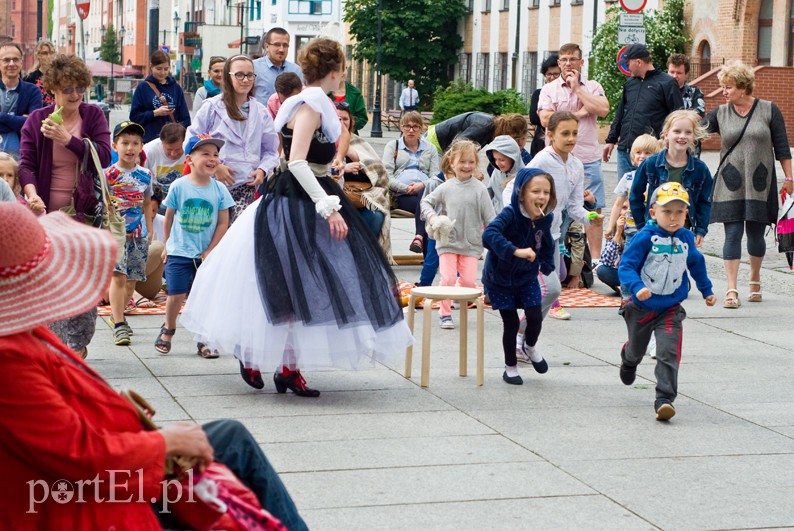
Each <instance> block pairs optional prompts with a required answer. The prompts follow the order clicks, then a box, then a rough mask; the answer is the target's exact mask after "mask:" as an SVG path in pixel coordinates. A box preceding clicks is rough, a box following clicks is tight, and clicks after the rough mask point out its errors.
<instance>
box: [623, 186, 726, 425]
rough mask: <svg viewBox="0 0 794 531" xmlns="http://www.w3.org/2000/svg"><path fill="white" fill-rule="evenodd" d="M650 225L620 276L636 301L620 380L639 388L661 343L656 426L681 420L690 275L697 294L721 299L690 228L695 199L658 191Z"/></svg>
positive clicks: (629, 308) (628, 310)
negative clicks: (648, 358)
mask: <svg viewBox="0 0 794 531" xmlns="http://www.w3.org/2000/svg"><path fill="white" fill-rule="evenodd" d="M649 204H650V205H651V208H650V216H651V218H652V219H653V221H649V222H648V223H647V224H646V225H645V226H644V227H643V228H642V229H641V230H640V231H639V232H638V233H637V235H636V236H634V239H633V240H632V242H631V244H630V245H629V246H628V247H627V248H626V250H625V251H624V252H623V257H622V259H621V261H620V267H619V269H618V275H619V277H620V283H621V284H622V285H624V286H626V287H627V288H628V292H629V294H630V298H629V299H628V300H627V301H626V304H625V306H624V308H623V319H624V320H625V321H626V328H627V329H628V333H629V339H628V341H626V343H624V344H623V348H622V349H621V351H620V358H621V364H620V380H621V381H622V382H623V383H624V384H625V385H631V384H633V383H634V378H635V377H636V375H637V365H639V363H640V362H641V361H642V357H643V356H644V355H645V349H646V347H647V346H648V342H649V341H650V339H651V334H654V335H655V337H656V403H655V404H654V406H655V409H656V420H670V419H671V418H672V417H673V416H674V415H675V408H674V407H673V401H674V400H675V397H676V395H677V394H678V364H679V363H680V361H681V338H682V335H683V325H682V323H683V321H684V318H686V312H685V311H684V308H683V307H682V306H681V301H683V300H684V299H686V298H687V295H688V294H689V278H688V277H687V270H689V272H690V273H691V274H692V277H693V278H694V279H695V283H696V284H697V288H698V290H699V291H700V293H701V294H702V295H703V298H704V299H705V300H706V306H714V303H715V302H716V300H717V298H716V296H715V295H714V292H713V291H712V289H711V280H709V277H708V275H707V273H706V260H705V258H703V255H702V254H700V252H699V251H698V250H697V248H696V246H695V237H694V235H693V233H692V231H690V230H689V229H686V228H684V223H685V221H686V216H687V211H688V209H689V194H688V193H687V191H686V189H685V188H684V187H683V186H682V185H681V184H680V183H676V182H669V183H665V184H663V185H661V186H660V187H659V188H657V189H656V190H654V192H653V194H652V195H651V200H650V201H649Z"/></svg>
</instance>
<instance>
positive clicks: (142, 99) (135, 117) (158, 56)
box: [130, 50, 190, 144]
mask: <svg viewBox="0 0 794 531" xmlns="http://www.w3.org/2000/svg"><path fill="white" fill-rule="evenodd" d="M149 64H150V69H151V74H149V77H147V78H146V79H145V80H144V82H143V83H141V84H139V85H138V86H137V87H136V88H135V92H134V93H133V94H132V105H131V106H130V121H131V122H135V123H138V124H141V125H142V126H143V129H144V130H145V131H146V134H145V135H143V142H144V144H145V143H146V142H151V141H152V140H154V139H155V138H157V137H158V136H159V135H160V129H162V128H163V126H164V125H165V124H167V123H168V122H179V123H181V124H182V125H184V126H185V127H188V126H189V125H190V109H189V108H188V106H187V100H186V99H185V93H184V92H182V87H180V86H179V83H177V82H176V79H174V77H173V76H172V75H171V58H170V57H168V54H167V53H165V52H164V51H162V50H157V51H156V52H154V53H153V54H152V56H151V57H150V58H149Z"/></svg>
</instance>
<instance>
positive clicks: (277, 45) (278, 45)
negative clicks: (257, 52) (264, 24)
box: [265, 42, 289, 48]
mask: <svg viewBox="0 0 794 531" xmlns="http://www.w3.org/2000/svg"><path fill="white" fill-rule="evenodd" d="M265 44H267V45H268V46H272V47H273V48H289V43H288V42H266V43H265Z"/></svg>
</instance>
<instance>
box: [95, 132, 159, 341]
mask: <svg viewBox="0 0 794 531" xmlns="http://www.w3.org/2000/svg"><path fill="white" fill-rule="evenodd" d="M143 133H144V130H143V127H142V126H141V125H140V124H136V123H135V122H121V123H120V124H118V125H117V126H116V128H115V129H114V130H113V149H115V150H116V151H117V152H118V154H119V160H118V161H117V162H116V163H115V164H112V165H111V166H109V167H108V168H107V169H105V178H106V179H107V182H108V188H109V190H110V195H111V197H110V200H111V202H112V204H113V206H114V207H115V208H116V211H117V212H118V214H119V215H120V216H121V217H122V218H124V224H125V226H126V233H127V238H126V241H125V245H124V253H123V254H122V255H121V258H120V259H119V261H118V263H117V264H116V266H115V267H114V269H113V279H112V280H111V282H110V289H109V290H108V293H109V295H108V297H109V298H110V311H111V313H112V314H113V321H112V323H113V342H114V343H115V344H116V345H129V344H130V340H131V336H132V328H130V325H129V324H127V320H126V318H125V317H124V310H125V308H126V307H127V302H128V301H129V300H130V298H131V297H132V293H133V292H134V291H135V284H136V283H137V282H142V281H144V280H146V258H147V257H148V255H149V241H150V240H151V234H152V227H151V220H150V219H149V216H146V215H144V213H145V212H148V211H149V202H150V200H151V197H152V174H151V172H149V170H147V169H146V168H144V167H142V166H140V165H139V164H138V157H139V155H140V154H141V151H142V150H143Z"/></svg>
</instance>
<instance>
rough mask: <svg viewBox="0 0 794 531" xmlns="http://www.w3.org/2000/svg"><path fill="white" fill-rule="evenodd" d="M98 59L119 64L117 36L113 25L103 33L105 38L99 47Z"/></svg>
mask: <svg viewBox="0 0 794 531" xmlns="http://www.w3.org/2000/svg"><path fill="white" fill-rule="evenodd" d="M99 58H100V59H101V60H103V61H107V62H108V63H114V64H119V63H120V62H121V50H119V40H118V35H117V34H116V29H115V28H114V27H113V24H111V25H110V26H109V27H108V29H107V31H105V38H104V39H102V46H100V47H99Z"/></svg>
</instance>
